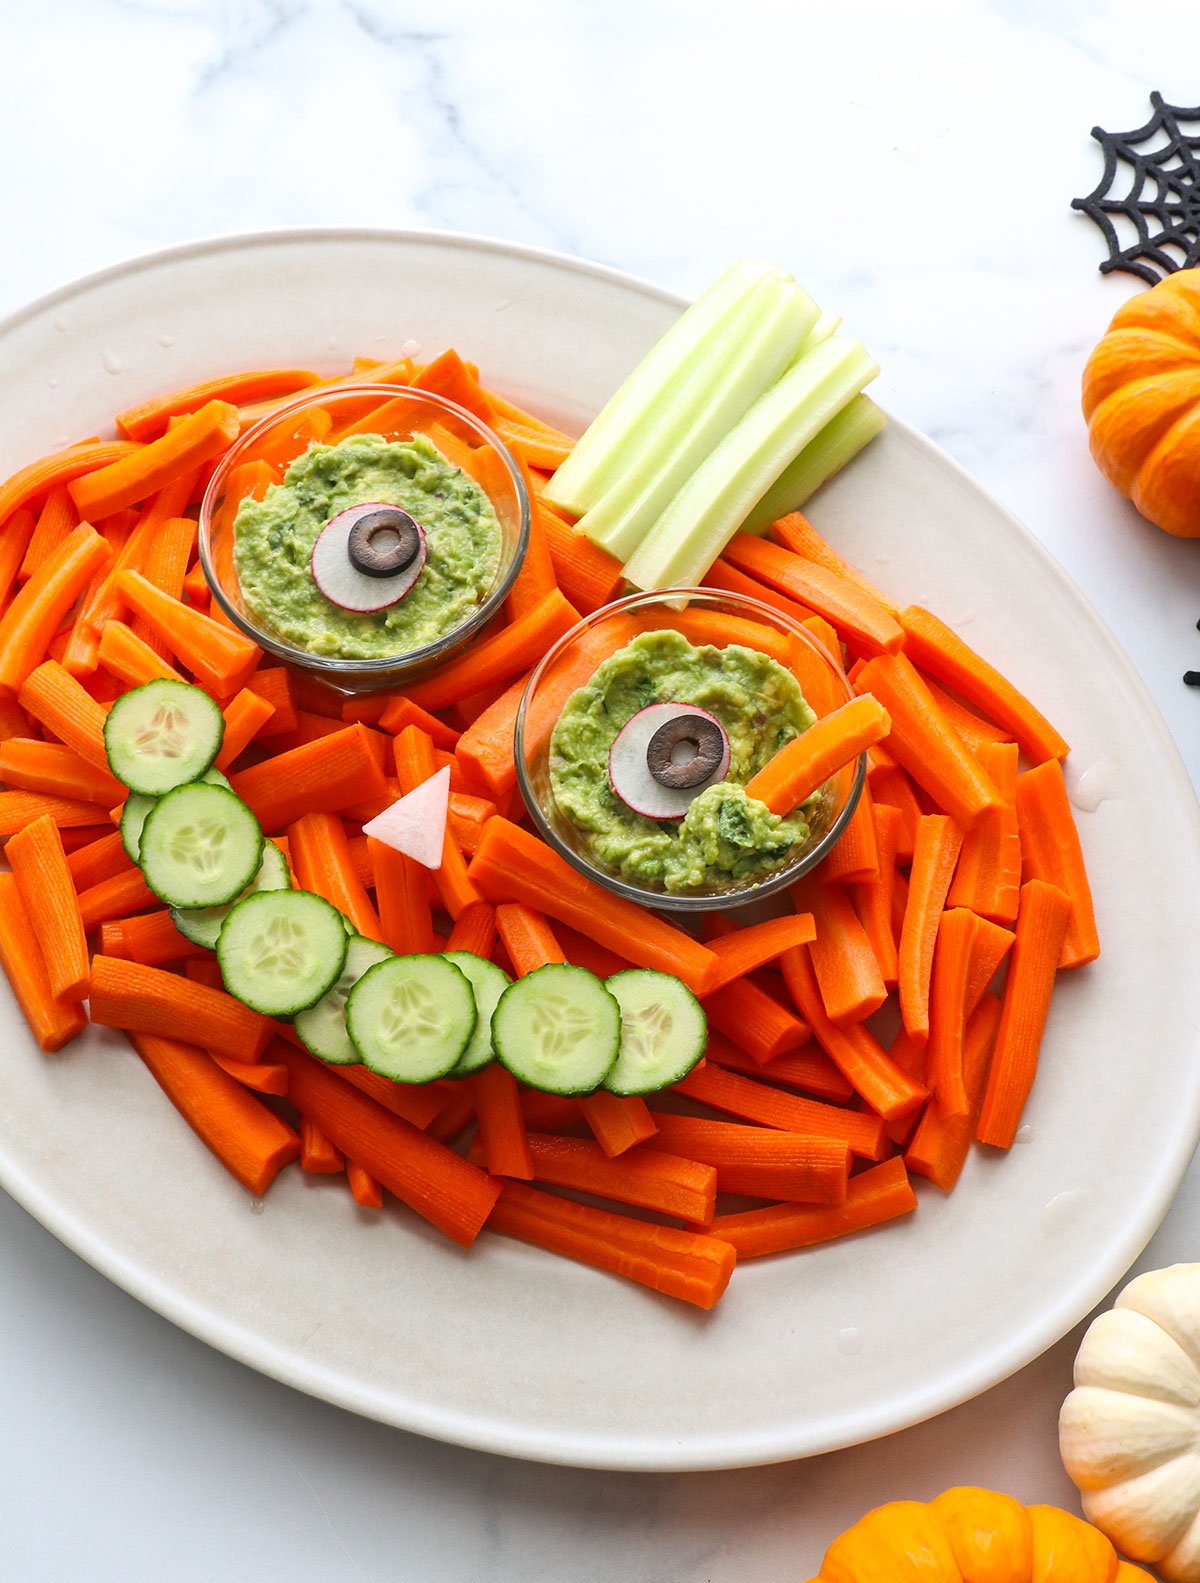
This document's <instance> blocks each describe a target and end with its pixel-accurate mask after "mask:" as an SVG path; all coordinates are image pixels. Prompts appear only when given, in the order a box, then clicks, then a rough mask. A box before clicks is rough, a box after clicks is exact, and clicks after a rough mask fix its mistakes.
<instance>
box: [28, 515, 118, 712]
mask: <svg viewBox="0 0 1200 1583" xmlns="http://www.w3.org/2000/svg"><path fill="white" fill-rule="evenodd" d="M111 556H112V551H111V549H110V548H109V545H108V543H107V541H106V540H105V539H104V538H103V536H102V535H101V534H99V533H97V532H96V530H95V528H93V527H91V526H90V524H88V523H86V522H81V523H80V524H79V526H78V527H77V528H75V529H74V530H73V531H72V532H71V533H69V534H68V535H67V536H66V538H65V539H63V540H62V542H61V543H60V544H59V545H58V547H57V548H56V549H55V550H53V551H52V552H51V553H50V554H49V555H48V556H47V557H46V559H45V560H44V561H43V562H42V565H41V566H40V567H39V568H38V570H37V571H36V572H35V573H34V575H33V576H32V577H31V578H30V579H29V581H28V582H27V583H26V584H25V586H24V588H22V589H21V591H20V593H18V594H17V596H16V597H15V598H14V599H13V601H12V603H11V604H10V605H9V607H8V609H7V610H6V611H5V612H4V615H3V616H0V687H6V688H8V689H9V690H10V691H11V692H16V691H17V690H18V689H19V688H20V686H21V684H22V683H23V682H24V680H25V678H26V677H27V676H28V675H29V673H30V672H31V671H32V670H33V669H34V668H35V666H37V665H39V664H40V663H41V662H42V660H43V659H44V658H45V656H46V649H47V648H48V646H49V644H50V640H51V639H52V638H53V637H54V634H55V633H56V632H57V631H58V628H59V626H60V624H61V623H62V620H63V617H64V616H65V615H66V614H67V612H68V611H69V610H70V608H71V606H72V605H73V604H74V603H75V601H76V600H77V599H78V598H79V596H80V594H82V593H83V591H84V589H85V588H86V587H87V585H88V583H89V582H90V581H91V579H92V577H93V576H94V575H95V573H96V572H98V571H99V570H100V569H101V567H103V566H105V565H106V564H107V563H108V561H109V560H110V558H111Z"/></svg>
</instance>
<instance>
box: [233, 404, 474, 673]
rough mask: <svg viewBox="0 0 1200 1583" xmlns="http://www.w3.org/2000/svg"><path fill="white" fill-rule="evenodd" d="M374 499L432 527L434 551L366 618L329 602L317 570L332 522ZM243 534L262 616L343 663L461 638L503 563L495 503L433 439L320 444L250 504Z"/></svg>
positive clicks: (245, 593) (254, 601) (244, 582)
mask: <svg viewBox="0 0 1200 1583" xmlns="http://www.w3.org/2000/svg"><path fill="white" fill-rule="evenodd" d="M367 501H379V502H380V503H382V504H384V505H389V506H401V507H403V509H404V510H405V511H407V512H409V513H410V515H411V516H413V517H414V518H415V519H416V520H417V521H418V522H419V523H420V524H421V526H422V527H423V528H424V529H425V534H426V543H427V545H428V552H429V554H428V559H427V561H426V563H425V565H424V567H423V568H422V570H421V575H420V576H419V577H418V578H417V580H416V582H415V583H414V584H413V586H412V588H411V590H410V591H409V592H408V593H407V594H406V595H405V597H404V598H403V599H401V600H400V601H399V603H397V604H394V605H391V606H389V607H388V609H386V610H377V611H373V612H370V613H369V614H360V613H358V612H355V611H352V610H343V609H342V608H341V607H340V606H339V605H335V604H333V603H332V601H330V600H329V599H326V597H325V595H324V594H323V593H321V591H320V589H319V588H318V587H317V585H316V584H315V583H314V582H313V578H312V571H311V569H310V562H311V560H312V550H313V545H314V544H315V543H316V541H317V536H318V535H319V534H320V532H321V529H322V528H323V527H324V526H325V524H326V522H327V521H328V520H329V519H330V517H333V516H336V515H337V513H338V512H339V511H344V510H345V509H346V508H347V507H348V506H355V505H361V504H363V503H365V502H367ZM233 536H234V543H233V565H234V570H235V571H236V572H237V575H238V581H239V583H240V584H241V590H242V598H243V599H244V600H245V602H246V606H247V608H248V609H249V610H250V611H251V612H252V614H253V615H254V616H256V617H257V619H258V620H259V621H261V622H262V623H263V624H264V626H267V627H270V628H273V629H274V630H275V631H276V632H278V633H279V634H280V636H281V637H284V638H286V639H287V640H288V641H289V642H291V643H294V644H295V645H296V646H297V647H298V648H302V649H305V650H307V652H308V653H309V654H328V655H337V656H340V657H341V658H343V659H383V658H390V657H391V656H393V655H401V654H410V653H412V651H413V650H414V649H419V648H423V647H424V646H425V645H426V644H427V643H432V642H434V641H435V640H436V639H438V638H441V637H445V635H446V634H447V633H449V632H453V631H454V629H455V628H456V627H459V626H461V625H462V623H463V622H464V621H466V620H467V619H468V618H469V617H470V616H471V614H472V613H473V612H474V611H475V610H476V609H477V608H478V607H479V605H480V604H481V603H482V602H483V600H484V598H485V597H486V596H487V593H488V591H489V590H490V588H491V586H492V583H493V581H494V579H495V575H496V567H497V565H498V563H499V560H500V524H499V522H498V521H497V518H496V513H495V511H494V510H493V508H492V503H491V501H490V500H489V499H488V497H487V496H486V495H485V494H484V492H483V490H482V489H480V488H479V486H478V484H476V483H475V482H474V481H473V480H472V479H470V478H468V477H467V475H466V473H464V472H463V471H462V469H461V468H458V467H454V466H452V465H451V464H450V463H449V462H448V461H447V460H446V458H445V457H444V456H443V455H442V454H441V452H440V451H438V450H437V449H436V448H435V447H434V446H433V445H432V444H431V442H430V441H429V440H427V439H426V438H425V437H424V436H423V435H416V436H415V437H414V438H413V439H411V440H405V441H393V440H385V439H384V438H383V436H382V435H379V434H356V435H353V436H352V437H351V438H349V439H345V440H343V441H342V442H341V443H340V444H338V445H310V446H309V448H308V450H307V451H305V452H304V453H303V455H301V456H298V457H297V458H296V460H295V461H294V462H293V463H292V465H291V466H290V467H289V468H288V470H287V473H286V474H285V475H284V479H283V482H282V483H281V484H273V485H272V486H271V488H270V489H268V490H267V492H266V494H265V495H264V496H263V498H262V500H261V501H255V500H251V499H249V498H247V499H245V500H243V501H242V503H241V504H240V505H239V507H238V510H237V516H236V517H235V518H234V523H233Z"/></svg>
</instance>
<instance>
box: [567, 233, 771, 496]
mask: <svg viewBox="0 0 1200 1583" xmlns="http://www.w3.org/2000/svg"><path fill="white" fill-rule="evenodd" d="M770 278H776V279H784V280H786V279H789V278H790V277H788V276H787V275H785V274H784V272H783V270H781V269H779V268H777V267H776V266H775V265H774V264H759V263H741V264H735V265H734V266H733V268H732V269H729V270H726V272H725V274H723V275H722V276H721V277H720V279H719V280H717V281H715V282H714V283H713V284H712V285H711V286H710V287H709V288H708V290H707V291H705V292H703V293H702V294H701V295H700V296H699V297H697V299H696V301H695V302H694V303H693V304H692V305H691V307H690V308H688V309H686V311H685V312H684V313H682V314H681V315H680V316H679V318H678V319H677V320H676V321H675V323H674V324H673V325H672V326H671V328H670V329H669V330H668V331H667V333H666V334H665V335H664V336H662V337H660V339H659V340H657V341H656V342H655V343H654V345H653V346H652V347H651V348H650V350H649V351H648V352H647V353H646V355H645V357H643V358H642V360H641V362H640V363H639V364H638V365H637V367H636V368H635V369H634V370H633V372H632V373H631V374H630V375H629V377H628V378H627V379H626V380H625V382H624V384H622V385H621V386H620V388H619V389H618V390H617V391H616V393H615V394H614V395H613V396H611V397H610V398H609V400H608V402H607V403H606V404H605V406H604V408H603V409H602V411H601V412H600V414H599V416H598V417H596V418H595V419H593V421H592V423H591V424H590V426H589V427H588V428H587V429H586V430H585V432H584V433H583V435H581V437H580V438H579V439H578V440H577V441H576V443H575V446H574V449H573V450H572V452H571V454H570V456H569V457H568V458H567V459H566V461H565V462H564V463H563V464H562V466H561V467H560V468H559V469H558V471H557V472H556V473H555V474H554V477H553V478H552V479H551V480H550V482H549V484H548V485H547V486H546V499H547V500H548V501H549V503H550V504H551V505H552V506H557V507H559V508H560V509H561V510H563V511H568V512H570V513H571V514H572V515H573V516H577V517H581V516H582V515H583V514H584V512H585V511H587V510H588V508H589V507H590V506H593V505H595V503H596V501H597V500H599V499H600V497H601V495H602V494H603V493H604V491H605V490H606V489H608V488H609V487H610V486H611V484H612V482H613V480H614V479H615V478H617V477H618V476H619V475H620V474H621V473H622V472H623V471H624V470H625V469H626V468H627V467H629V466H631V465H632V463H633V462H634V461H635V460H636V459H637V457H638V456H639V455H640V454H641V451H642V446H643V443H644V435H643V430H644V427H645V422H644V420H645V419H646V417H647V415H649V414H653V412H654V410H655V409H656V407H657V406H658V405H659V403H666V404H668V405H669V404H670V403H671V402H672V401H673V400H674V399H675V392H676V390H677V389H678V388H679V387H680V386H682V385H683V384H685V383H686V381H687V379H688V378H689V376H690V375H691V373H692V371H693V369H695V368H696V367H697V366H698V365H700V364H702V363H703V362H704V361H705V360H706V358H707V356H708V349H709V346H710V345H711V343H712V341H713V339H714V338H715V337H716V336H717V335H719V334H720V332H721V330H722V329H723V327H724V326H725V324H726V323H727V322H728V321H729V320H730V319H731V318H732V317H734V316H735V315H736V314H737V313H738V312H739V311H740V310H741V308H742V306H743V304H744V302H745V299H746V296H747V294H748V293H749V292H750V291H751V290H752V289H753V288H754V287H755V286H756V285H757V284H758V283H759V282H760V281H762V280H765V279H770Z"/></svg>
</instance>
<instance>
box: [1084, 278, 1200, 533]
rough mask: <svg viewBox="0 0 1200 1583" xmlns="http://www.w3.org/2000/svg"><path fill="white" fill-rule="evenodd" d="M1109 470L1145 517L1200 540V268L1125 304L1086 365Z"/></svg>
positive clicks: (1092, 437)
mask: <svg viewBox="0 0 1200 1583" xmlns="http://www.w3.org/2000/svg"><path fill="white" fill-rule="evenodd" d="M1083 415H1084V417H1085V418H1086V419H1087V424H1088V439H1089V442H1090V444H1091V447H1092V455H1093V456H1094V457H1095V459H1096V464H1097V466H1098V467H1099V468H1100V471H1101V472H1102V473H1103V474H1104V476H1105V478H1107V479H1108V481H1109V483H1110V484H1114V485H1115V486H1116V488H1118V489H1119V490H1120V491H1121V493H1122V494H1123V495H1128V497H1129V498H1130V500H1132V501H1133V503H1134V505H1135V506H1136V507H1137V508H1138V510H1139V511H1140V512H1141V514H1142V515H1143V516H1144V517H1147V518H1148V519H1149V520H1150V521H1151V522H1153V523H1155V524H1156V525H1157V526H1158V527H1160V528H1163V529H1165V531H1166V532H1167V533H1174V534H1175V535H1176V536H1177V537H1179V538H1184V539H1195V538H1200V269H1181V270H1178V271H1177V272H1176V273H1175V274H1173V275H1168V276H1167V277H1166V278H1165V279H1164V280H1160V281H1159V283H1158V285H1157V286H1152V287H1151V288H1150V290H1149V291H1145V292H1142V293H1141V295H1140V296H1137V297H1131V298H1130V300H1129V301H1128V302H1127V303H1125V304H1124V306H1123V307H1121V308H1118V310H1117V312H1116V314H1115V315H1114V317H1113V321H1112V323H1111V324H1110V325H1109V327H1108V330H1107V332H1106V333H1105V335H1104V338H1103V340H1101V342H1100V344H1099V345H1098V346H1097V347H1096V349H1095V351H1094V352H1093V353H1092V355H1091V357H1089V358H1088V361H1087V367H1086V368H1085V369H1084V371H1083Z"/></svg>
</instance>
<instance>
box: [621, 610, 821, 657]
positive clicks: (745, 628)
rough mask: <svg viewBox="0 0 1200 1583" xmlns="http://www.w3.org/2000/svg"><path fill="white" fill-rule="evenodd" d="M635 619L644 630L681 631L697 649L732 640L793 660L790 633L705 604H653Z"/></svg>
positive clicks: (727, 643) (720, 645) (719, 645)
mask: <svg viewBox="0 0 1200 1583" xmlns="http://www.w3.org/2000/svg"><path fill="white" fill-rule="evenodd" d="M635 619H636V620H637V623H638V626H639V628H640V629H641V631H643V632H661V631H664V630H665V631H668V632H681V633H682V634H683V635H684V637H685V638H687V640H688V642H689V643H693V644H695V645H696V646H697V647H698V648H699V647H702V646H705V645H711V647H713V648H716V649H724V648H728V647H729V645H730V644H731V643H739V644H741V645H742V646H743V647H744V648H751V649H758V650H759V652H760V653H763V654H768V655H770V657H771V659H773V660H774V661H775V662H776V664H778V665H783V666H786V665H787V664H788V662H789V660H790V659H791V654H792V650H791V646H790V642H789V638H788V636H787V634H785V633H783V632H780V631H778V630H777V629H776V628H775V627H773V626H768V625H767V624H766V623H765V622H763V621H751V620H748V619H747V618H746V617H745V616H734V615H729V614H727V613H726V612H725V611H723V610H712V609H705V608H704V607H702V606H696V607H692V608H691V609H688V610H667V609H663V610H656V609H655V608H654V607H651V608H650V609H648V610H645V611H639V612H637V613H636V616H635Z"/></svg>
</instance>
